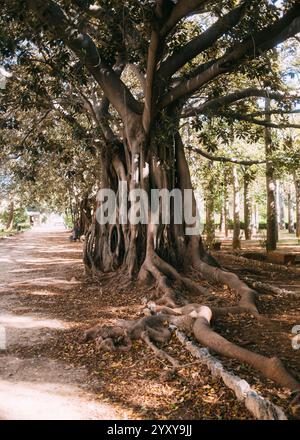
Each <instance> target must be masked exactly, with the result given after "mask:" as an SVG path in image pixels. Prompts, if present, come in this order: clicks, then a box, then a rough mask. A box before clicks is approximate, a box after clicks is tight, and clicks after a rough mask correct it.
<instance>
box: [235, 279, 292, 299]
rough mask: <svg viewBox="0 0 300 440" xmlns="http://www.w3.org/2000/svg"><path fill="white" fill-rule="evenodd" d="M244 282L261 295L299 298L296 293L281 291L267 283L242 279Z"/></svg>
mask: <svg viewBox="0 0 300 440" xmlns="http://www.w3.org/2000/svg"><path fill="white" fill-rule="evenodd" d="M243 279H244V281H246V283H247V284H249V286H251V287H253V288H254V289H256V290H258V291H259V292H262V293H267V294H273V295H279V296H285V297H287V298H297V297H298V298H299V294H298V293H296V292H292V291H291V290H286V289H281V288H279V287H277V286H273V285H271V284H268V283H263V282H261V281H256V280H253V279H251V278H249V277H243Z"/></svg>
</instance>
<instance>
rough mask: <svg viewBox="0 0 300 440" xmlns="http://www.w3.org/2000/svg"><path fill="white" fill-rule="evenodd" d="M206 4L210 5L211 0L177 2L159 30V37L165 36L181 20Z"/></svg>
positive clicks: (180, 0) (183, 0)
mask: <svg viewBox="0 0 300 440" xmlns="http://www.w3.org/2000/svg"><path fill="white" fill-rule="evenodd" d="M208 3H211V0H179V2H178V3H177V5H176V6H175V7H174V8H173V11H172V13H171V15H170V17H169V19H168V20H167V21H166V23H165V24H164V26H163V27H162V28H161V30H160V35H161V36H166V35H167V34H168V33H169V32H170V31H171V30H172V29H173V28H174V26H176V24H177V23H178V22H179V21H180V20H181V19H182V18H185V17H186V16H188V15H189V14H191V13H192V12H194V11H195V10H197V11H199V10H201V9H202V8H203V7H204V6H206V5H207V4H208Z"/></svg>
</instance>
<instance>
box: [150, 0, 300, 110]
mask: <svg viewBox="0 0 300 440" xmlns="http://www.w3.org/2000/svg"><path fill="white" fill-rule="evenodd" d="M299 31H300V3H299V2H297V3H295V4H294V6H292V7H291V8H290V9H289V11H288V12H287V13H286V14H285V15H284V16H283V17H282V18H280V19H279V20H277V21H276V22H275V23H273V24H272V25H270V26H268V27H266V28H265V29H263V30H262V31H260V32H257V33H256V34H254V35H250V36H248V37H247V38H246V39H245V40H244V41H243V42H242V43H239V44H237V45H235V46H234V47H233V48H232V49H231V50H230V51H229V52H228V53H227V54H225V55H224V56H223V57H221V58H219V59H218V60H216V61H215V62H214V63H213V64H212V65H211V66H210V67H209V68H208V69H206V70H205V71H203V72H201V73H199V74H197V75H196V76H193V77H192V78H189V79H186V80H183V81H182V82H181V83H180V84H179V85H178V86H176V87H175V88H174V89H173V90H171V91H170V92H168V93H167V94H166V95H165V96H164V97H163V98H162V99H161V102H160V103H159V108H160V109H163V108H165V107H166V106H168V105H169V104H171V103H173V102H175V101H178V100H179V99H182V98H187V97H188V96H190V95H191V94H192V93H193V92H195V91H196V90H198V89H199V88H200V87H202V86H203V85H204V84H206V83H208V82H210V81H211V80H213V79H214V78H216V77H217V76H218V75H220V74H221V73H226V72H229V71H231V70H233V68H235V67H236V66H238V65H240V64H241V63H242V62H245V61H248V60H251V59H254V58H257V57H258V56H260V55H261V54H262V53H263V52H265V51H267V50H269V49H271V48H273V47H274V46H276V45H277V44H279V43H281V42H282V41H284V40H286V39H287V38H289V37H292V36H293V35H295V34H297V32H299Z"/></svg>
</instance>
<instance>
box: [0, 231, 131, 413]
mask: <svg viewBox="0 0 300 440" xmlns="http://www.w3.org/2000/svg"><path fill="white" fill-rule="evenodd" d="M67 236H68V234H67V233H66V232H65V231H63V230H59V229H55V230H49V229H45V228H38V229H34V230H32V231H29V232H26V233H24V234H22V235H18V236H16V237H13V238H8V239H6V240H1V241H0V344H2V345H0V419H6V420H10V419H50V420H51V419H120V418H126V415H125V414H124V412H123V413H121V412H120V411H119V410H117V409H116V408H114V407H113V406H112V405H109V404H106V403H104V402H102V401H100V400H99V398H97V396H96V395H93V394H92V393H91V392H90V389H91V383H90V381H89V379H88V375H87V372H86V369H85V367H76V368H75V367H74V366H73V365H68V363H66V362H63V361H59V360H57V359H50V358H47V357H44V354H37V353H38V350H33V351H36V352H37V353H35V354H34V355H33V356H32V357H30V356H24V357H23V356H20V353H22V351H23V350H25V351H26V349H28V350H29V351H30V350H31V349H37V348H38V347H39V346H40V345H43V344H45V343H49V342H51V340H52V339H53V340H54V339H55V338H56V337H57V331H58V330H68V329H69V328H72V325H73V323H72V322H70V321H66V320H64V319H57V318H55V317H54V316H53V315H52V314H51V310H49V313H45V310H44V309H43V304H44V303H45V302H49V298H51V297H52V298H56V297H59V295H61V294H63V293H64V292H67V291H68V290H70V289H74V288H75V287H76V286H77V285H78V284H79V281H78V280H76V278H75V277H74V274H75V275H76V272H78V271H79V272H82V262H81V245H80V244H74V243H71V242H68V241H67ZM28 295H31V298H32V301H31V303H30V304H28V301H27V302H26V301H24V298H26V297H28ZM46 311H47V308H46ZM4 344H5V347H4ZM1 348H2V349H1ZM4 348H5V349H4Z"/></svg>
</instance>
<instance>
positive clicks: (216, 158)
mask: <svg viewBox="0 0 300 440" xmlns="http://www.w3.org/2000/svg"><path fill="white" fill-rule="evenodd" d="M185 148H186V149H187V150H189V151H193V152H194V153H198V154H200V155H201V156H203V157H205V158H206V159H209V160H212V161H214V162H231V163H235V164H238V165H257V164H262V163H266V161H265V160H242V159H241V160H240V159H236V158H234V157H233V158H230V157H223V156H214V155H212V154H209V153H207V152H206V151H203V150H201V149H200V148H196V147H192V146H190V145H187V146H185Z"/></svg>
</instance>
